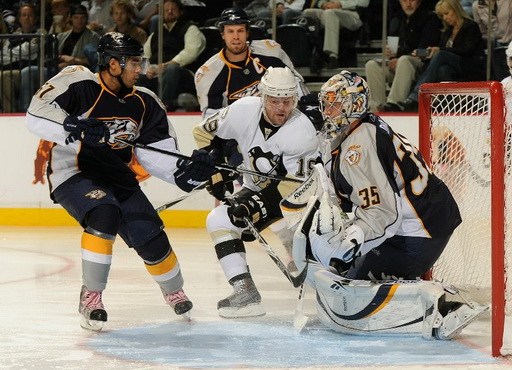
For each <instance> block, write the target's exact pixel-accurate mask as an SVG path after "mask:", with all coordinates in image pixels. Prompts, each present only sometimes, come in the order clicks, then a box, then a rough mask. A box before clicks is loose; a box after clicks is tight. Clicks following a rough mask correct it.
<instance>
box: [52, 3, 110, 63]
mask: <svg viewBox="0 0 512 370" xmlns="http://www.w3.org/2000/svg"><path fill="white" fill-rule="evenodd" d="M87 17H88V15H87V8H86V7H85V6H83V5H77V6H75V7H73V8H72V9H71V25H72V28H71V29H70V30H69V31H66V32H63V33H59V34H58V35H57V39H58V42H59V70H61V69H62V68H64V67H66V66H69V65H73V64H79V65H83V66H89V65H90V62H89V60H88V58H87V57H86V55H85V52H84V49H85V46H86V45H93V46H94V47H97V46H98V43H99V41H100V37H99V36H98V34H97V33H96V32H94V31H91V30H90V29H88V28H87Z"/></svg>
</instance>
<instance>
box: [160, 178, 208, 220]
mask: <svg viewBox="0 0 512 370" xmlns="http://www.w3.org/2000/svg"><path fill="white" fill-rule="evenodd" d="M205 187H206V182H203V183H202V184H199V185H198V186H196V187H195V188H194V189H192V190H191V191H190V192H188V193H185V194H183V195H180V196H179V197H178V198H176V199H174V200H171V201H170V202H169V203H165V204H164V205H161V206H160V207H158V208H155V211H156V212H157V213H160V212H163V211H165V210H166V209H168V208H171V207H172V206H174V205H176V204H178V203H179V202H181V201H182V200H185V199H187V198H188V197H189V196H191V195H193V194H195V193H197V192H198V191H200V190H203V189H204V188H205Z"/></svg>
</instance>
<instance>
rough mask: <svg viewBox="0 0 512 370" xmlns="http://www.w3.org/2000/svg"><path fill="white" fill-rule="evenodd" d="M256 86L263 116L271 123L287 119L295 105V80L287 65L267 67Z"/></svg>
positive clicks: (278, 124)
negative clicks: (261, 103) (259, 94)
mask: <svg viewBox="0 0 512 370" xmlns="http://www.w3.org/2000/svg"><path fill="white" fill-rule="evenodd" d="M258 88H259V90H260V93H261V99H262V102H263V116H264V117H265V119H266V120H267V121H268V122H270V123H271V124H272V125H275V126H280V125H282V124H283V123H284V122H286V121H287V120H288V118H289V117H290V115H291V114H292V111H293V109H294V108H295V107H296V106H297V101H298V96H297V81H296V80H295V76H294V75H293V73H292V71H291V70H290V69H289V68H288V67H284V68H282V67H269V68H268V69H267V71H266V72H265V74H264V75H263V77H262V78H261V81H260V84H259V85H258Z"/></svg>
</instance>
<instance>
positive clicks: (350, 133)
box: [281, 71, 487, 339]
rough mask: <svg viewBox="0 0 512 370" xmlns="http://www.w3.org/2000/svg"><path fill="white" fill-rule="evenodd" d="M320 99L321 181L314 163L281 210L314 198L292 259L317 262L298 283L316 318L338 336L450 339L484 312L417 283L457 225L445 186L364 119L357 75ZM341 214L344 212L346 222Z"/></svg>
mask: <svg viewBox="0 0 512 370" xmlns="http://www.w3.org/2000/svg"><path fill="white" fill-rule="evenodd" d="M319 100H320V106H321V108H322V112H323V115H324V119H325V123H324V127H323V134H324V135H326V136H328V137H330V139H331V143H332V158H331V162H330V165H331V171H330V179H328V178H327V174H325V170H324V169H323V168H322V167H320V166H319V165H316V166H315V171H314V175H313V176H312V177H313V178H314V177H316V179H313V180H311V179H309V180H307V181H305V183H304V184H308V185H307V186H308V190H306V189H301V187H303V186H304V185H302V186H301V187H299V189H297V190H296V191H295V192H294V194H292V195H291V196H290V197H287V199H286V200H284V201H283V202H282V203H281V207H282V209H283V214H285V216H286V215H287V212H285V209H291V208H293V207H287V206H289V204H288V203H290V202H292V203H293V202H297V200H300V198H301V197H302V198H304V195H305V194H306V193H308V192H309V193H313V194H312V195H311V196H310V198H309V202H308V206H307V208H306V211H305V216H304V217H303V219H302V221H301V222H300V224H299V226H298V227H297V231H296V232H295V236H294V247H293V255H294V260H295V263H296V265H297V267H298V268H299V269H301V268H303V267H304V265H305V261H306V260H307V259H310V260H316V261H317V262H318V263H314V262H311V263H310V264H309V266H310V267H309V272H308V280H307V281H308V283H309V284H310V285H312V286H313V287H314V288H315V289H316V290H317V303H318V306H317V309H318V315H319V318H320V320H321V321H322V322H323V323H324V324H326V325H327V326H329V327H331V328H332V329H334V330H337V331H341V332H344V333H368V332H378V333H396V332H398V333H416V332H420V333H422V335H423V337H425V338H432V337H433V336H436V337H438V338H440V339H450V338H452V337H453V336H455V335H456V334H457V333H459V332H460V331H461V330H462V328H464V327H465V326H466V325H467V324H469V322H471V321H472V320H474V319H475V318H477V317H478V316H479V315H480V314H482V313H483V312H484V311H486V310H487V307H482V306H479V305H477V304H474V303H462V302H448V301H447V300H446V299H445V293H446V291H445V289H444V287H443V286H442V285H441V284H439V283H437V282H431V281H422V280H420V277H421V276H422V275H423V274H425V273H427V272H428V271H429V270H430V268H431V267H432V266H433V264H434V262H435V261H436V260H437V259H438V258H439V256H440V255H441V253H442V252H443V249H444V248H445V246H446V245H447V243H448V240H449V239H450V236H451V235H452V233H453V231H454V230H455V228H456V227H457V226H458V225H459V224H460V223H461V216H460V213H459V209H458V207H457V204H456V202H455V200H454V199H453V197H452V195H451V193H450V191H449V190H448V187H447V186H446V185H445V184H444V183H443V182H442V181H441V180H440V179H438V178H437V177H436V176H435V175H433V174H432V173H431V171H430V169H429V168H428V167H427V166H426V164H425V162H424V161H423V158H422V156H421V154H420V153H419V151H418V150H417V149H416V148H415V147H414V146H413V145H411V144H410V143H409V142H408V141H407V139H406V138H405V137H403V136H402V135H400V134H398V133H395V132H394V131H393V130H392V129H391V127H389V126H388V125H387V124H386V123H385V122H384V121H383V120H382V119H381V118H380V117H378V116H376V115H374V114H372V113H369V112H368V101H369V91H368V86H367V84H366V81H365V80H364V79H363V78H361V77H360V76H358V75H357V74H355V73H351V72H348V71H342V72H341V73H339V74H337V75H335V76H333V77H332V78H331V79H329V80H328V81H327V82H326V83H325V84H324V85H323V86H322V89H321V91H320V93H319ZM319 167H320V168H319ZM312 181H313V182H316V183H317V186H311V182H312ZM287 202H288V203H287ZM338 204H340V205H341V208H340V207H339V206H338ZM295 208H297V207H295ZM342 209H343V210H345V211H351V212H353V215H354V217H353V219H352V220H351V221H345V220H344V219H343V217H342V214H343V212H342ZM290 226H293V225H290ZM452 293H455V292H453V291H452Z"/></svg>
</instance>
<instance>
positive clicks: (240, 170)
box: [114, 137, 302, 184]
mask: <svg viewBox="0 0 512 370" xmlns="http://www.w3.org/2000/svg"><path fill="white" fill-rule="evenodd" d="M114 140H115V141H117V142H120V143H122V144H125V145H128V146H130V147H132V148H140V149H146V150H151V151H153V152H157V153H161V154H166V155H170V156H172V157H176V158H180V159H184V160H188V161H190V160H191V159H190V157H189V156H187V155H184V154H181V153H174V152H170V151H168V150H163V149H159V148H155V147H153V146H149V145H146V144H141V143H135V142H133V141H128V140H124V139H119V138H117V137H116V138H114ZM215 168H216V169H218V170H226V171H231V172H237V173H240V174H243V173H246V174H249V175H253V176H259V177H264V178H267V179H269V180H276V181H291V182H296V183H300V184H302V180H299V179H294V178H292V177H286V176H280V175H272V174H268V173H264V172H259V171H254V170H250V169H248V168H245V167H243V166H236V167H234V166H230V165H228V164H216V165H215Z"/></svg>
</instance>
